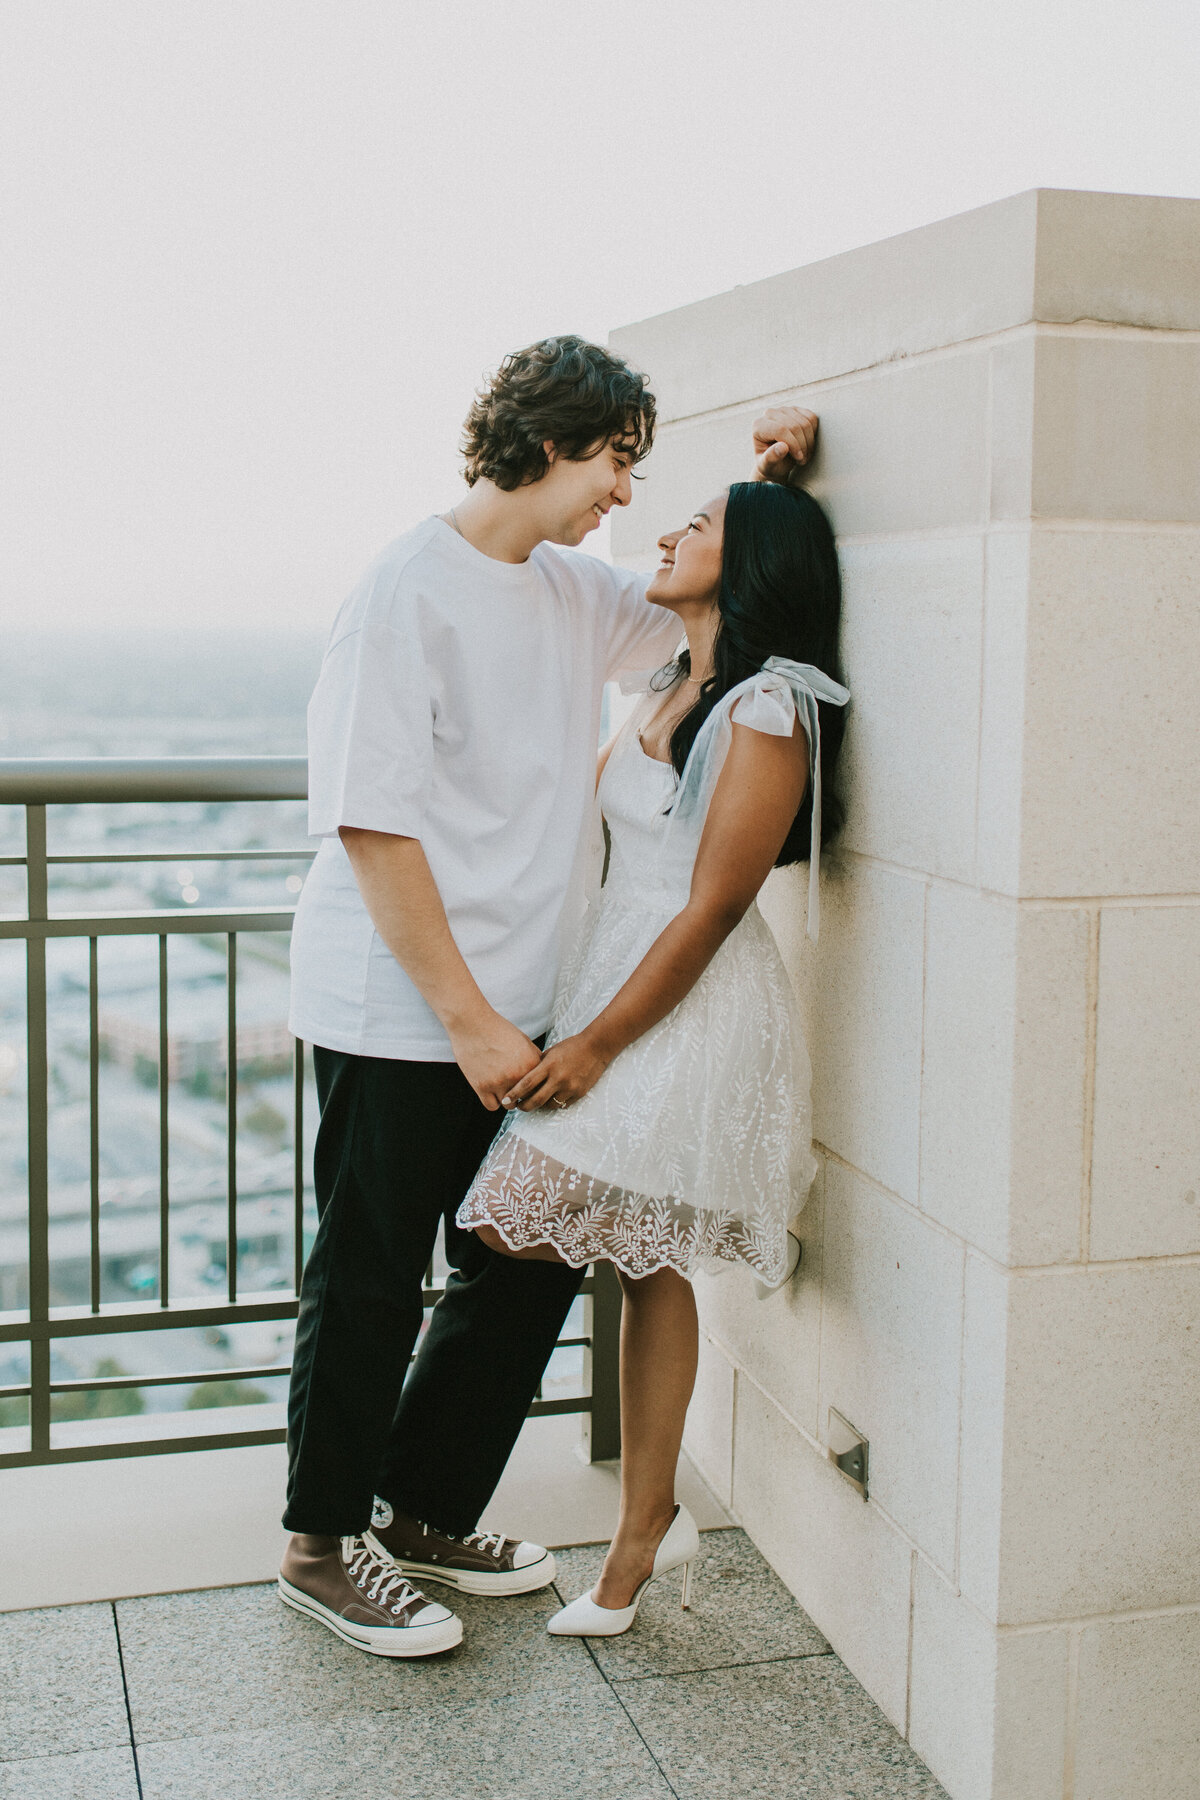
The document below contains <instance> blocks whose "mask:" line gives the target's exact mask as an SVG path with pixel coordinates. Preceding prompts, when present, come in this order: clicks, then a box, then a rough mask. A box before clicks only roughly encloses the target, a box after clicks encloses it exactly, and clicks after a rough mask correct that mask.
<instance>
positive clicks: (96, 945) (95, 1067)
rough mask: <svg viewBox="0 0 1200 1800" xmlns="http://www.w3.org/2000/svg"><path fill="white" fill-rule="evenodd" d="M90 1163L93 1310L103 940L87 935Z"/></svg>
mask: <svg viewBox="0 0 1200 1800" xmlns="http://www.w3.org/2000/svg"><path fill="white" fill-rule="evenodd" d="M88 1163H89V1173H90V1178H91V1201H90V1207H91V1220H90V1235H91V1260H92V1311H93V1312H94V1313H98V1312H99V1311H100V940H99V938H94V937H93V938H89V939H88Z"/></svg>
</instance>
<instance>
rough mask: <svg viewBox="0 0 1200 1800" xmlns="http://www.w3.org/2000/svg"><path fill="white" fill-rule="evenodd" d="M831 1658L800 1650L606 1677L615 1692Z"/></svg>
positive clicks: (830, 1652)
mask: <svg viewBox="0 0 1200 1800" xmlns="http://www.w3.org/2000/svg"><path fill="white" fill-rule="evenodd" d="M829 1656H832V1657H833V1658H834V1660H835V1661H837V1660H838V1657H837V1651H836V1650H801V1651H798V1652H793V1653H791V1654H788V1655H783V1656H752V1657H748V1658H747V1659H746V1661H745V1662H732V1663H705V1664H703V1665H702V1666H701V1667H699V1668H695V1669H662V1670H659V1671H657V1672H655V1673H654V1674H651V1675H612V1676H606V1677H605V1679H606V1680H607V1681H608V1684H609V1686H610V1687H611V1688H612V1689H613V1691H614V1692H615V1691H616V1688H617V1685H618V1683H621V1684H623V1683H625V1682H635V1681H681V1680H684V1679H685V1678H686V1677H687V1676H689V1675H727V1674H728V1673H729V1671H730V1670H731V1669H770V1668H775V1667H776V1666H777V1665H779V1664H780V1663H800V1662H823V1661H824V1660H825V1658H826V1657H829Z"/></svg>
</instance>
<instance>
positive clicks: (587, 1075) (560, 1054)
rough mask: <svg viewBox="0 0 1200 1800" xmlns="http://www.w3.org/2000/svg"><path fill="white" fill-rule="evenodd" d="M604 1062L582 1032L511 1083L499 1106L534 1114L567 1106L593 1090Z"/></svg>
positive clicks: (605, 1064)
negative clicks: (549, 1108)
mask: <svg viewBox="0 0 1200 1800" xmlns="http://www.w3.org/2000/svg"><path fill="white" fill-rule="evenodd" d="M608 1062H609V1059H608V1058H607V1057H606V1056H603V1055H601V1053H600V1052H599V1050H597V1049H596V1047H595V1045H594V1044H593V1043H592V1042H591V1041H590V1040H589V1039H588V1037H587V1034H586V1033H585V1032H579V1033H577V1034H576V1036H574V1037H567V1038H563V1039H562V1041H561V1042H560V1043H557V1044H552V1045H551V1047H550V1049H549V1050H547V1051H546V1053H545V1055H544V1056H543V1057H542V1060H541V1062H540V1063H538V1065H537V1067H536V1068H534V1069H530V1071H529V1073H528V1075H523V1076H522V1077H521V1079H520V1081H515V1082H514V1083H513V1085H512V1087H511V1088H510V1089H509V1090H508V1093H507V1094H505V1095H504V1097H503V1099H502V1100H501V1102H500V1104H501V1106H507V1107H508V1108H509V1109H510V1110H511V1109H512V1108H514V1107H516V1108H518V1109H519V1110H520V1111H521V1112H536V1111H537V1109H538V1108H539V1107H542V1106H548V1105H551V1104H553V1105H555V1106H569V1105H570V1103H571V1101H572V1100H581V1099H582V1098H583V1096H584V1095H585V1094H586V1093H587V1092H588V1090H589V1089H590V1088H593V1087H595V1085H596V1083H597V1082H598V1081H599V1079H600V1077H601V1075H603V1073H604V1071H605V1069H606V1068H607V1067H608Z"/></svg>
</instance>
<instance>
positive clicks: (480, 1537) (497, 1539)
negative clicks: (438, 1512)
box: [417, 1519, 508, 1557]
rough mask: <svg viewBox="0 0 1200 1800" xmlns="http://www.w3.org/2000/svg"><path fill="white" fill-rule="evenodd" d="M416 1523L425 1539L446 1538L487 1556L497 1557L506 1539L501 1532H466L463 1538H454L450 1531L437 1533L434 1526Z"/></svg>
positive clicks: (420, 1522)
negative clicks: (480, 1551)
mask: <svg viewBox="0 0 1200 1800" xmlns="http://www.w3.org/2000/svg"><path fill="white" fill-rule="evenodd" d="M417 1523H418V1524H419V1525H420V1526H421V1530H422V1531H423V1532H424V1533H425V1534H426V1536H427V1537H441V1538H447V1539H448V1540H449V1542H450V1543H452V1544H465V1545H466V1547H467V1549H468V1550H482V1551H483V1552H484V1554H485V1555H487V1556H497V1557H498V1556H499V1555H500V1553H501V1551H502V1550H503V1549H504V1546H505V1544H506V1543H507V1541H508V1540H507V1539H506V1537H505V1535H504V1533H503V1532H502V1531H468V1533H467V1535H466V1536H465V1537H456V1536H455V1535H454V1533H453V1532H452V1531H439V1530H438V1529H437V1527H436V1525H426V1524H423V1523H422V1521H421V1520H419V1519H418V1521H417Z"/></svg>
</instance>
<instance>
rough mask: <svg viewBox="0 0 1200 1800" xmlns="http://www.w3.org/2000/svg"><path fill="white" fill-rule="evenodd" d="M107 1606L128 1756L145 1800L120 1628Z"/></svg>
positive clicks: (113, 1610) (114, 1611) (114, 1607)
mask: <svg viewBox="0 0 1200 1800" xmlns="http://www.w3.org/2000/svg"><path fill="white" fill-rule="evenodd" d="M108 1604H109V1610H110V1612H111V1613H112V1623H113V1635H114V1637H115V1638H116V1640H117V1666H118V1668H119V1669H120V1671H121V1694H122V1697H123V1699H124V1701H125V1722H126V1724H127V1725H128V1727H129V1754H130V1756H131V1757H132V1758H133V1779H134V1781H135V1782H136V1783H137V1791H138V1800H145V1796H144V1793H143V1789H142V1770H141V1765H140V1763H139V1762H138V1748H137V1738H136V1737H135V1735H134V1730H133V1708H132V1706H131V1705H130V1702H129V1683H128V1682H127V1681H126V1679H125V1652H124V1650H123V1649H122V1647H121V1626H120V1622H119V1620H118V1619H117V1605H116V1601H115V1600H110V1601H109V1603H108Z"/></svg>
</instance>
